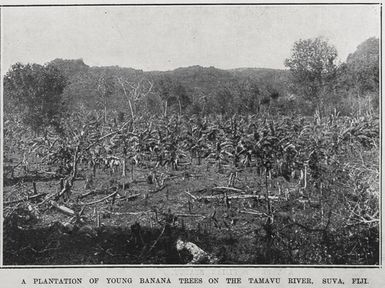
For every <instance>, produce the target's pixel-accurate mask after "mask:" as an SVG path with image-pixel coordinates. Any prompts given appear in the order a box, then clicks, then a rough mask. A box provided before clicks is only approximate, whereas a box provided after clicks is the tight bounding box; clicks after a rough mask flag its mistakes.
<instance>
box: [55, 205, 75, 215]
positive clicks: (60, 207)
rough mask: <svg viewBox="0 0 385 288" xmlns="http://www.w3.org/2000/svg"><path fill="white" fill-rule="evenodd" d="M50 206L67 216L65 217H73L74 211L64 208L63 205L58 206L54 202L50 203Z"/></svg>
mask: <svg viewBox="0 0 385 288" xmlns="http://www.w3.org/2000/svg"><path fill="white" fill-rule="evenodd" d="M50 203H51V205H52V206H53V207H55V208H56V209H58V210H59V211H61V212H63V213H64V214H67V215H70V216H74V215H75V211H74V210H72V209H70V208H68V207H66V206H64V205H59V204H58V203H57V202H55V201H51V202H50Z"/></svg>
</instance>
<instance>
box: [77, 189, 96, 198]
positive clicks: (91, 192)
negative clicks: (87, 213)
mask: <svg viewBox="0 0 385 288" xmlns="http://www.w3.org/2000/svg"><path fill="white" fill-rule="evenodd" d="M94 193H96V190H92V191H90V192H87V193H84V194H81V195H79V196H78V199H83V198H85V197H87V196H89V195H91V194H94Z"/></svg>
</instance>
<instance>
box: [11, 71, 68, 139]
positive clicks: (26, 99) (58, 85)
mask: <svg viewBox="0 0 385 288" xmlns="http://www.w3.org/2000/svg"><path fill="white" fill-rule="evenodd" d="M65 86H66V80H65V77H64V76H63V75H62V74H61V72H60V71H59V70H58V69H56V68H55V67H53V66H50V65H46V66H41V65H37V64H32V65H30V64H28V65H23V64H20V63H16V64H15V65H13V66H12V67H11V69H10V70H9V71H8V73H7V74H6V75H5V76H4V103H5V105H4V111H5V113H14V112H19V113H20V115H21V117H22V120H23V122H24V123H26V124H27V125H29V126H30V127H31V128H32V129H33V130H34V131H35V132H39V131H40V130H41V129H43V128H45V127H48V126H54V127H55V128H58V127H59V124H60V119H61V117H62V115H63V114H64V113H65V112H66V111H65V104H64V102H63V101H62V93H63V90H64V88H65Z"/></svg>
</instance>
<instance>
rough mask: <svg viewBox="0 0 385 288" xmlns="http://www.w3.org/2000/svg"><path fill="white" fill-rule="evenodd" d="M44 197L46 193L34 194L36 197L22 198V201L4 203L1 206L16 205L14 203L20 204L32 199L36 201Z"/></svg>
mask: <svg viewBox="0 0 385 288" xmlns="http://www.w3.org/2000/svg"><path fill="white" fill-rule="evenodd" d="M45 195H47V193H40V194H36V195H32V196H27V197H26V198H23V199H18V200H12V201H6V202H4V203H3V204H4V205H10V204H16V203H20V202H25V201H29V200H33V199H38V198H40V197H43V196H45Z"/></svg>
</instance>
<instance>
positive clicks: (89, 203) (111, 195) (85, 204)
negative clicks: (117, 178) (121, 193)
mask: <svg viewBox="0 0 385 288" xmlns="http://www.w3.org/2000/svg"><path fill="white" fill-rule="evenodd" d="M117 193H118V190H116V191H115V192H114V193H111V194H110V195H107V196H106V197H103V198H101V199H99V200H95V201H92V202H88V203H80V204H81V205H84V206H87V205H93V204H97V203H100V202H103V201H104V200H107V199H108V198H110V197H113V196H115V195H116V194H117Z"/></svg>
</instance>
